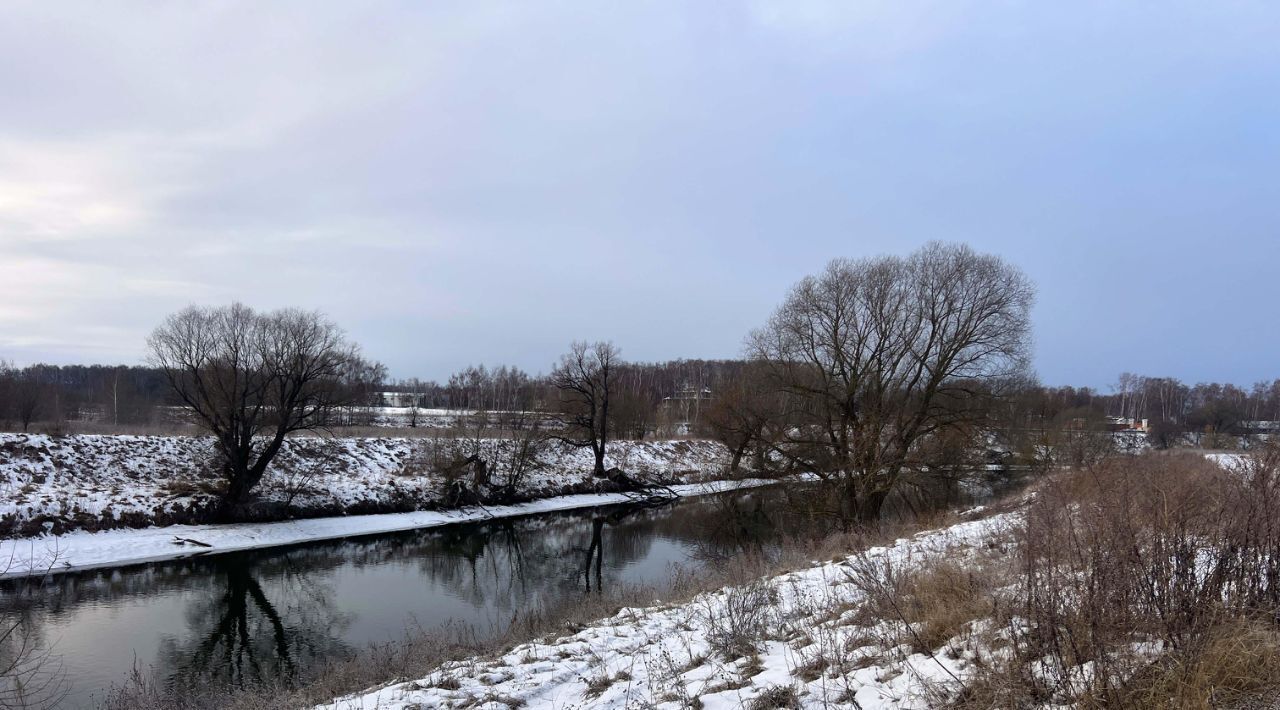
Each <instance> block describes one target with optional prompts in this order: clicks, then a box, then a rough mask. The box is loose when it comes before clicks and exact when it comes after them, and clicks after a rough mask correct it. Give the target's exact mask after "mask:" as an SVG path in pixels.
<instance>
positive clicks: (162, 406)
mask: <svg viewBox="0 0 1280 710" xmlns="http://www.w3.org/2000/svg"><path fill="white" fill-rule="evenodd" d="M746 370H747V362H746V361H744V360H672V361H668V362H658V363H634V362H629V363H623V364H622V365H620V366H619V367H618V370H617V373H616V375H615V378H616V379H615V381H614V392H613V395H612V403H611V407H612V412H611V416H610V420H611V421H610V427H611V428H612V429H613V430H614V432H615V435H616V436H620V437H624V438H633V439H641V438H646V437H652V436H655V435H659V434H668V433H671V431H672V430H673V429H672V427H673V426H674V425H677V424H680V425H684V426H683V427H681V431H683V432H687V433H690V434H710V432H709V431H707V429H706V419H707V413H708V411H709V409H710V408H712V407H714V406H715V404H716V403H717V402H718V401H719V399H720V397H719V395H720V394H721V393H723V392H727V391H730V390H732V389H733V388H734V386H735V384H738V383H739V380H740V378H743V377H744V376H745V374H744V373H745V372H746ZM361 388H362V390H363V396H362V400H363V401H365V402H366V403H367V406H368V407H378V406H400V407H407V406H410V405H411V404H416V406H417V407H419V408H423V409H451V410H485V411H495V412H496V411H540V410H546V409H548V408H551V407H554V403H555V401H556V399H555V397H554V395H553V394H552V393H551V391H550V383H549V381H548V380H547V378H546V377H545V376H539V375H531V374H529V373H527V372H525V371H524V370H521V369H520V368H516V367H509V366H499V367H485V366H483V365H481V366H474V367H467V368H464V369H463V370H462V371H460V372H458V373H455V374H454V375H452V376H451V377H450V378H449V379H448V380H446V381H445V382H435V381H428V380H418V379H402V380H392V381H382V380H376V381H375V380H371V381H369V382H367V383H363V384H362V385H361ZM1109 390H1110V391H1109V392H1101V391H1099V390H1096V389H1093V388H1090V387H1070V386H1064V387H1049V386H1044V385H1040V384H1035V383H1027V384H1025V385H1023V386H1021V387H1020V388H1018V394H1017V395H1016V396H1015V397H1013V398H1012V399H1011V400H1008V401H1006V402H1005V403H1004V405H1003V406H1004V408H1005V409H1004V411H1002V412H999V413H998V414H997V416H996V417H995V419H996V420H997V421H999V422H1000V425H1001V426H1003V427H1008V428H1010V429H1030V430H1036V429H1051V430H1060V429H1082V428H1087V429H1094V428H1105V427H1107V426H1108V425H1109V424H1108V419H1107V418H1108V417H1122V418H1127V419H1131V420H1134V422H1135V423H1136V422H1140V421H1141V420H1146V428H1147V430H1148V437H1149V438H1150V439H1151V440H1152V443H1154V444H1156V445H1163V446H1168V445H1172V444H1173V443H1175V441H1176V440H1178V439H1179V438H1181V437H1183V436H1185V435H1187V434H1194V435H1204V434H1209V435H1220V436H1246V437H1247V436H1250V435H1251V434H1255V433H1258V431H1259V430H1260V429H1266V428H1272V429H1274V428H1275V427H1274V425H1269V424H1268V422H1276V421H1280V379H1277V380H1273V381H1271V382H1259V383H1256V384H1254V385H1252V386H1250V387H1247V388H1246V387H1242V386H1239V385H1235V384H1230V383H1217V382H1211V383H1199V384H1194V385H1188V384H1186V383H1183V382H1181V381H1179V380H1177V379H1176V378H1171V377H1145V376H1141V375H1135V374H1132V373H1124V374H1122V375H1121V376H1120V377H1119V378H1118V381H1117V383H1116V384H1115V385H1113V386H1112V387H1110V388H1109ZM389 393H394V394H389ZM179 405H180V403H179V402H178V401H177V400H176V399H175V397H174V395H173V393H172V391H171V390H170V388H169V386H168V383H167V382H166V380H165V377H164V374H163V372H161V371H160V370H158V369H155V368H150V367H137V366H134V367H129V366H109V365H46V364H37V365H31V366H28V367H14V366H10V365H7V364H6V363H4V362H0V426H2V427H4V428H6V429H12V430H37V429H39V430H45V429H48V428H50V427H54V428H56V427H58V426H61V425H65V424H68V423H77V422H94V423H98V424H106V425H119V426H121V427H123V428H129V427H143V426H150V425H157V424H160V425H167V424H172V423H174V422H175V421H179V420H180V417H178V416H177V415H176V414H175V411H180V410H177V408H178V407H179ZM993 414H996V413H993ZM371 420H372V414H371V413H370V412H365V411H352V412H347V413H346V414H345V416H344V417H343V421H341V422H338V423H339V424H366V423H369V421H371Z"/></svg>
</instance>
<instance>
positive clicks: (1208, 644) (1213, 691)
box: [1122, 619, 1280, 710]
mask: <svg viewBox="0 0 1280 710" xmlns="http://www.w3.org/2000/svg"><path fill="white" fill-rule="evenodd" d="M1277 684H1280V633H1278V632H1277V629H1276V627H1275V625H1274V624H1272V623H1269V622H1266V621H1261V620H1254V619H1237V620H1234V621H1228V622H1226V623H1223V624H1220V625H1218V626H1215V627H1213V628H1211V629H1210V630H1209V631H1208V632H1206V633H1205V634H1204V635H1203V637H1202V638H1200V639H1198V640H1197V643H1195V644H1194V645H1193V646H1192V647H1191V648H1188V649H1186V650H1184V651H1180V652H1175V653H1173V654H1170V655H1169V656H1167V657H1166V658H1163V659H1161V660H1160V661H1158V662H1156V663H1154V664H1152V665H1151V666H1150V667H1149V668H1147V669H1146V670H1144V671H1142V672H1140V673H1138V674H1137V675H1136V676H1135V677H1134V678H1133V679H1131V680H1130V682H1129V683H1128V684H1127V686H1126V688H1125V692H1124V694H1123V700H1122V706H1123V707H1126V708H1133V709H1134V710H1214V709H1216V708H1222V707H1230V706H1232V705H1235V704H1238V703H1241V702H1242V701H1244V700H1246V699H1247V698H1249V697H1250V696H1251V695H1256V694H1258V693H1260V692H1264V691H1271V690H1275V689H1276V687H1277Z"/></svg>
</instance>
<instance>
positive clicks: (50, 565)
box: [0, 479, 773, 578]
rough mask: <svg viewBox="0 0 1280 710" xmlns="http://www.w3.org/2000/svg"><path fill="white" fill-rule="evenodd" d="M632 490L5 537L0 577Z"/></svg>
mask: <svg viewBox="0 0 1280 710" xmlns="http://www.w3.org/2000/svg"><path fill="white" fill-rule="evenodd" d="M772 483H773V481H768V480H762V479H749V480H742V481H710V482H706V483H690V484H681V485H676V486H672V487H671V488H670V491H671V492H672V493H673V494H675V495H677V496H693V495H706V494H709V493H719V492H723V491H728V490H734V489H738V488H748V487H753V486H762V485H769V484H772ZM635 499H637V496H636V494H628V493H588V494H580V495H569V496H559V497H555V498H547V499H543V500H537V501H532V502H529V503H522V504H518V505H504V506H491V507H480V506H473V507H467V508H458V509H454V510H442V511H417V512H411V513H387V514H381V515H353V516H348V517H335V518H311V519H307V520H290V521H283V522H275V523H233V524H225V525H169V526H165V527H150V528H143V529H140V530H105V531H101V532H74V533H68V534H66V535H49V536H41V537H37V538H27V539H10V540H0V578H5V577H21V576H30V575H33V574H34V575H40V574H45V573H49V574H57V573H60V572H71V571H77V570H83V569H92V568H96V567H118V566H122V565H128V564H139V563H143V562H155V561H159V560H171V559H179V558H184V557H195V556H200V555H215V554H219V553H223V552H235V551H237V550H249V549H254V548H261V547H275V546H278V545H293V544H298V543H303V542H314V541H318V540H330V539H334V538H341V537H351V536H355V535H370V534H376V533H387V532H396V531H399V530H414V529H419V528H428V527H437V526H440V525H448V524H451V523H464V522H474V521H479V520H490V519H493V518H505V517H512V516H517V515H531V514H534V513H548V512H553V511H557V510H570V509H574V508H589V507H594V506H599V505H610V504H616V503H626V502H629V501H632V500H635Z"/></svg>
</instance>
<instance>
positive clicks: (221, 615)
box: [0, 489, 783, 708]
mask: <svg viewBox="0 0 1280 710" xmlns="http://www.w3.org/2000/svg"><path fill="white" fill-rule="evenodd" d="M780 498H781V493H780V492H779V491H777V490H764V489H761V490H756V491H753V492H747V493H737V494H727V495H720V496H705V497H700V498H691V499H685V500H681V501H678V502H675V503H672V504H669V505H666V506H663V507H659V508H652V507H649V508H645V507H617V506H615V507H608V508H597V509H592V510H584V511H573V512H567V513H549V514H545V515H538V516H530V517H526V518H518V519H508V520H501V521H493V522H489V523H482V524H468V525H455V526H449V527H445V528H434V529H429V530H422V531H415V532H407V533H394V534H387V535H378V536H369V537H361V538H352V539H347V540H340V541H331V542H322V543H315V544H310V545H302V546H295V547H289V548H276V549H271V550H259V551H252V552H244V553H232V554H225V555H218V556H215V557H208V558H202V559H195V560H186V561H175V562H169V563H157V564H150V565H144V566H137V567H130V568H125V569H119V570H108V571H97V572H85V573H81V574H69V575H61V576H57V577H53V578H50V579H47V580H43V581H39V582H9V583H5V584H3V585H0V610H3V611H5V612H7V613H9V615H10V616H13V615H15V614H18V615H23V616H24V618H25V619H26V620H27V623H28V626H27V627H26V628H28V629H30V630H31V631H32V632H33V636H34V638H35V639H36V640H37V641H38V642H39V643H40V644H42V645H43V646H45V647H47V648H49V649H50V650H51V651H52V653H53V654H54V655H55V656H56V657H57V658H59V659H60V662H61V668H62V670H63V672H64V675H65V678H66V682H67V683H68V684H69V685H68V688H69V694H68V696H67V698H66V700H65V701H64V703H63V706H64V707H69V708H79V707H93V706H94V705H95V704H96V701H97V699H100V698H101V697H102V695H103V691H104V690H105V689H106V688H107V687H109V686H110V685H112V684H119V683H122V682H123V681H124V679H125V678H126V676H127V674H128V673H130V671H131V670H132V669H133V668H134V667H135V665H136V666H137V667H139V668H142V669H144V671H145V672H146V673H147V674H149V675H151V676H153V677H155V678H157V679H158V680H159V681H160V682H165V683H172V682H196V683H200V684H223V685H225V684H234V685H247V684H252V683H255V682H259V681H262V680H264V679H280V678H284V679H289V678H297V677H304V676H305V675H306V673H307V671H308V669H312V668H315V667H317V666H318V664H319V663H320V662H322V661H324V660H327V659H331V658H334V657H345V656H349V655H351V654H353V653H354V652H355V651H357V650H359V649H362V648H365V647H367V646H368V645H369V644H375V643H382V642H387V641H393V640H396V639H398V638H402V637H403V636H404V634H405V633H406V629H408V628H413V627H422V628H426V629H433V628H436V627H438V626H440V625H442V624H447V623H461V624H466V625H468V626H471V627H474V629H476V631H477V633H479V634H481V635H484V634H492V633H495V632H496V631H498V630H500V629H502V628H504V627H505V625H506V624H508V623H509V622H510V620H511V619H512V617H513V615H516V614H518V613H520V612H521V611H522V610H528V609H530V608H536V607H539V606H543V605H554V604H560V603H565V602H571V601H572V600H574V599H577V598H581V597H582V596H583V595H585V594H593V593H597V592H598V591H599V590H600V589H601V588H605V589H608V588H610V587H615V586H620V585H647V586H655V587H658V588H661V586H662V584H663V582H664V581H667V580H670V579H672V578H673V576H675V575H676V574H678V573H679V570H686V571H695V570H698V569H702V568H704V567H706V566H708V565H715V564H722V563H723V560H724V559H726V558H727V557H729V556H732V555H734V554H736V553H738V552H741V551H744V550H745V549H747V548H755V549H760V548H765V549H767V548H769V547H771V545H772V543H773V541H775V540H776V535H777V532H776V531H777V530H778V522H779V521H778V516H779V515H781V514H782V512H781V511H782V508H783V505H782V503H781V500H780Z"/></svg>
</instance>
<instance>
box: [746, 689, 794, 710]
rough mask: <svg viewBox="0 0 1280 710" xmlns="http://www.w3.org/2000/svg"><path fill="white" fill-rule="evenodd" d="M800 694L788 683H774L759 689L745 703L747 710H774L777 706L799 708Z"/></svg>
mask: <svg viewBox="0 0 1280 710" xmlns="http://www.w3.org/2000/svg"><path fill="white" fill-rule="evenodd" d="M799 707H800V696H799V695H797V694H796V689H795V688H793V687H791V686H789V685H774V686H771V687H769V688H765V689H764V690H762V691H760V694H759V695H757V696H756V697H754V698H752V699H751V702H749V703H747V708H748V710H776V709H777V708H789V709H790V708H799Z"/></svg>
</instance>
